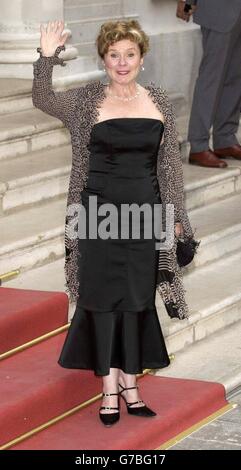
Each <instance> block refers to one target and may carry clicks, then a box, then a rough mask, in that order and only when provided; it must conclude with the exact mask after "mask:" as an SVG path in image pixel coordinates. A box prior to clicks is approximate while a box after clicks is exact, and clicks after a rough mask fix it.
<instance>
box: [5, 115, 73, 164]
mask: <svg viewBox="0 0 241 470" xmlns="http://www.w3.org/2000/svg"><path fill="white" fill-rule="evenodd" d="M69 141H70V136H69V132H68V131H67V129H65V128H64V127H63V124H62V122H61V121H60V120H59V119H55V118H53V117H52V116H49V115H47V114H45V113H43V112H42V111H40V110H38V109H36V108H33V109H30V110H28V111H20V112H18V113H15V114H13V113H10V114H5V115H2V116H0V160H2V159H5V158H7V159H8V160H9V159H10V158H14V157H16V156H18V155H24V154H26V153H27V152H34V151H35V150H39V149H46V148H49V147H56V146H57V145H64V144H67V143H69Z"/></svg>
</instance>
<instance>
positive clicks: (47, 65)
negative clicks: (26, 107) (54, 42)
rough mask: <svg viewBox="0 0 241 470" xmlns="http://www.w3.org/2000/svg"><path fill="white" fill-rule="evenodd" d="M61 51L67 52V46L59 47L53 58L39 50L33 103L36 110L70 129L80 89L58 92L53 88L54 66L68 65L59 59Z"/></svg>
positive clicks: (35, 69)
mask: <svg viewBox="0 0 241 470" xmlns="http://www.w3.org/2000/svg"><path fill="white" fill-rule="evenodd" d="M61 50H65V46H59V47H57V49H56V50H55V53H54V55H53V56H51V57H45V56H43V55H42V51H41V49H40V48H38V49H37V51H38V52H39V53H40V57H39V58H38V60H36V62H34V63H33V68H34V69H33V74H34V79H33V86H32V101H33V105H34V106H35V107H36V108H39V109H41V110H42V111H44V112H45V113H47V114H50V115H51V116H54V117H56V118H58V119H60V120H61V121H62V122H63V123H64V125H65V126H66V127H68V128H69V127H70V126H71V122H72V119H73V117H74V112H75V109H76V106H77V99H78V93H79V88H73V89H70V90H66V91H58V92H55V91H54V90H53V88H52V73H53V66H54V65H56V64H60V65H62V66H64V65H66V64H65V63H64V62H63V59H61V58H60V57H58V54H59V53H60V51H61Z"/></svg>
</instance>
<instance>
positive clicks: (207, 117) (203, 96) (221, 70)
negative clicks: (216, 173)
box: [188, 27, 232, 168]
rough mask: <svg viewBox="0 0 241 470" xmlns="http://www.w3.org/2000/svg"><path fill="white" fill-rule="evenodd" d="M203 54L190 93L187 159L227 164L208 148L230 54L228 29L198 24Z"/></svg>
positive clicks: (202, 163)
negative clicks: (191, 96) (208, 27)
mask: <svg viewBox="0 0 241 470" xmlns="http://www.w3.org/2000/svg"><path fill="white" fill-rule="evenodd" d="M201 32H202V44H203V56H202V60H201V63H200V67H199V74H198V78H197V81H196V85H195V90H194V94H193V102H192V109H191V115H190V121H189V129H188V140H189V142H190V144H191V149H190V156H189V162H190V163H193V164H198V165H201V166H213V167H223V168H224V167H226V166H227V164H226V162H224V161H222V160H220V159H219V158H218V157H217V156H216V155H215V154H214V153H213V152H212V151H211V150H210V149H209V138H210V129H211V127H212V124H213V119H214V116H215V113H216V109H217V106H218V100H219V96H220V95H221V93H222V88H223V84H224V82H225V76H226V71H227V67H228V64H229V60H230V54H231V46H232V42H231V38H232V34H231V33H219V32H217V31H212V30H209V29H207V28H204V27H201Z"/></svg>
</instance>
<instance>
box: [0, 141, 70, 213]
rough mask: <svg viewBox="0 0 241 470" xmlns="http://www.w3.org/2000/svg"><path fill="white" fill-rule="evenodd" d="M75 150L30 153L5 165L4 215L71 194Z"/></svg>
mask: <svg viewBox="0 0 241 470" xmlns="http://www.w3.org/2000/svg"><path fill="white" fill-rule="evenodd" d="M71 155H72V154H71V146H70V145H63V146H59V147H56V148H50V149H48V148H47V149H45V150H44V151H43V150H38V151H36V152H30V153H28V154H26V155H24V156H21V158H18V157H16V158H13V159H11V162H9V161H8V159H5V160H3V161H2V163H1V183H0V201H1V207H0V213H1V212H2V213H8V212H9V211H11V210H13V209H19V208H20V209H21V210H22V209H23V208H24V206H26V205H29V204H34V203H37V202H41V201H44V200H46V199H52V198H56V197H60V196H63V195H65V194H66V193H67V190H68V181H69V174H70V165H71Z"/></svg>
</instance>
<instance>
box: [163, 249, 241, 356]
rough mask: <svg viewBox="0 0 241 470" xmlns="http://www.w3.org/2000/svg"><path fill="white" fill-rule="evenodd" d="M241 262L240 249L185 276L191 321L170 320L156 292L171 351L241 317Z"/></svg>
mask: <svg viewBox="0 0 241 470" xmlns="http://www.w3.org/2000/svg"><path fill="white" fill-rule="evenodd" d="M240 263H241V251H240V252H238V253H236V254H234V255H232V256H229V257H225V258H223V259H222V258H221V259H220V260H219V261H216V262H215V263H212V264H210V265H209V266H203V267H201V268H199V269H196V270H195V271H193V272H191V273H189V274H187V275H185V276H184V286H185V289H186V299H187V303H188V305H189V308H190V312H191V315H190V318H189V319H188V320H178V319H173V320H171V319H169V317H168V315H167V313H166V311H165V309H164V307H163V302H162V299H161V297H160V295H159V293H158V292H157V294H156V305H157V309H158V315H159V319H160V323H161V325H162V328H163V331H164V334H165V337H166V338H167V344H168V349H169V351H170V352H173V353H175V352H176V351H180V350H182V349H184V348H186V347H187V346H189V345H191V344H194V343H196V342H197V341H200V340H203V339H205V338H206V337H209V336H210V335H211V334H213V333H215V332H216V331H219V330H221V329H222V328H225V327H227V326H228V325H232V324H234V323H236V322H238V321H240V320H241V290H240V280H241V276H240ZM207 360H210V358H208V359H207Z"/></svg>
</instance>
